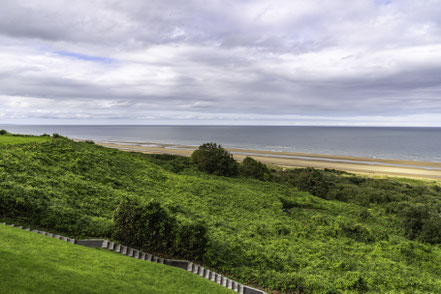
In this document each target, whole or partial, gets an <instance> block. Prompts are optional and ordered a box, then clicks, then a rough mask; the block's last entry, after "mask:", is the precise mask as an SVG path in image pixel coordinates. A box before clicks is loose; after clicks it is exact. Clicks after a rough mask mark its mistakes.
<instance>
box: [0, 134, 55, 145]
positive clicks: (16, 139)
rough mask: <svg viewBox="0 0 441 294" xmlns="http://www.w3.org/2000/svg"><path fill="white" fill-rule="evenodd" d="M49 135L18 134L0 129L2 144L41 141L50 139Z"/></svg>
mask: <svg viewBox="0 0 441 294" xmlns="http://www.w3.org/2000/svg"><path fill="white" fill-rule="evenodd" d="M49 139H50V137H49V136H17V135H13V134H9V133H8V132H7V131H6V130H0V146H1V145H12V144H26V143H41V142H45V141H48V140H49Z"/></svg>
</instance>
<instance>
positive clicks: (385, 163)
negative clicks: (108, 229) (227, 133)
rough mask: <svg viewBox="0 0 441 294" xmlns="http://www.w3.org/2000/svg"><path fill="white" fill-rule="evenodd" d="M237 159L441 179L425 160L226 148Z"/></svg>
mask: <svg viewBox="0 0 441 294" xmlns="http://www.w3.org/2000/svg"><path fill="white" fill-rule="evenodd" d="M96 144H99V145H101V146H105V147H109V148H116V149H120V150H124V151H136V152H143V153H167V154H176V155H183V156H190V155H191V153H192V152H193V151H194V150H195V149H196V148H197V147H194V146H184V145H172V144H161V143H139V142H115V141H106V142H96ZM226 149H227V150H228V151H230V152H231V153H232V154H233V156H234V158H235V159H237V160H239V161H241V160H243V159H244V158H245V157H246V156H248V155H249V156H251V157H253V158H254V159H256V160H259V161H262V162H263V163H266V164H269V165H277V166H281V167H286V168H295V167H314V168H320V169H324V168H332V169H337V170H343V171H348V172H354V173H362V174H370V175H387V176H399V177H408V178H421V179H434V180H441V163H437V162H425V161H407V160H392V159H378V158H363V157H352V156H331V155H321V154H306V153H295V152H276V151H263V150H249V149H234V148H226Z"/></svg>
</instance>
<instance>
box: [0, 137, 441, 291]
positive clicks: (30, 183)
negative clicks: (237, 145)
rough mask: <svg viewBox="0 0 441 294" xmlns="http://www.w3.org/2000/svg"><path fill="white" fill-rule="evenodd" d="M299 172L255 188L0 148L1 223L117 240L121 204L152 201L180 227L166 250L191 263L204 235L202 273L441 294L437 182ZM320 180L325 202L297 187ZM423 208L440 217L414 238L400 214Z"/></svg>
mask: <svg viewBox="0 0 441 294" xmlns="http://www.w3.org/2000/svg"><path fill="white" fill-rule="evenodd" d="M179 160H180V159H179ZM156 162H158V163H159V162H161V164H164V166H165V163H167V162H169V163H170V162H174V159H170V160H168V161H167V160H165V159H164V160H162V159H161V160H158V161H156ZM176 162H177V161H176ZM173 165H174V163H173V164H171V166H173ZM303 171H304V170H303V169H298V170H286V171H281V170H279V171H272V180H271V181H257V180H255V179H248V178H245V177H234V178H231V177H230V178H228V177H218V176H214V175H210V174H206V173H203V172H199V171H197V170H193V169H191V168H187V167H186V168H183V169H180V170H179V174H176V173H172V172H170V171H167V170H165V169H163V168H161V167H159V166H158V165H156V164H155V159H153V158H151V157H149V156H146V155H144V154H140V153H128V152H122V151H118V150H114V149H108V148H103V147H101V146H98V145H94V144H86V143H79V142H73V141H70V140H66V139H63V138H60V139H56V140H52V139H51V140H48V141H46V142H42V143H38V144H35V143H31V144H21V145H8V146H0V214H1V217H2V218H3V219H6V218H9V219H12V221H13V222H15V223H23V224H25V223H26V224H33V225H35V226H39V227H46V228H47V229H48V230H49V229H50V230H51V231H54V232H59V233H63V234H66V235H71V236H79V237H107V238H110V237H112V235H113V232H114V231H115V228H116V226H115V225H116V222H114V220H113V216H114V215H115V214H116V212H115V209H116V208H117V207H118V205H120V204H123V203H124V201H125V199H131V200H134V201H135V202H134V203H136V204H137V205H135V207H138V206H140V207H144V208H145V207H146V206H147V207H148V206H149V205H153V203H156V204H158V205H159V206H158V207H157V209H156V210H157V212H156V213H158V214H160V215H165V216H167V217H169V218H170V219H171V222H172V223H174V224H175V226H176V227H178V229H177V230H175V231H176V232H177V233H175V234H174V235H173V236H172V237H170V235H168V234H163V235H161V236H163V237H164V238H166V240H165V241H167V240H169V239H167V238H171V240H173V242H172V243H173V244H176V245H174V246H175V248H173V249H171V250H173V251H176V252H178V251H179V250H182V251H184V249H185V248H186V249H185V250H189V251H190V252H185V251H184V253H179V254H178V253H177V255H180V254H182V255H185V256H196V255H198V254H199V253H194V252H201V251H199V249H198V247H197V245H198V243H197V239H198V238H199V237H197V236H198V234H200V235H202V236H206V238H207V243H206V245H204V248H205V249H204V250H203V254H202V255H203V256H202V262H203V263H204V265H205V266H207V267H209V268H213V269H215V270H216V271H219V272H223V273H226V274H228V275H231V276H232V277H233V278H235V279H237V280H239V281H241V282H242V283H251V284H255V285H258V286H260V287H265V288H269V289H273V290H274V291H279V292H282V293H298V292H308V293H339V292H343V293H344V292H346V293H349V292H363V293H365V292H368V293H369V292H370V293H382V292H397V293H427V292H432V293H440V292H441V278H440V273H441V247H440V245H438V244H434V245H432V244H431V243H435V242H437V241H436V238H433V237H436V236H437V234H439V232H440V230H437V229H436V228H437V222H438V220H437V219H436V218H435V216H436V213H437V212H439V207H440V202H441V199H440V192H441V190H440V188H439V185H437V184H435V183H428V182H420V181H408V180H406V181H402V180H395V179H374V178H367V177H361V176H355V175H352V174H348V173H337V172H335V171H329V170H328V171H319V170H317V171H313V170H308V171H306V172H304V173H303V176H299V175H300V174H302V172H303ZM317 173H319V174H320V175H318V174H317ZM299 178H300V180H299ZM317 178H320V181H317V180H316V179H317ZM302 179H303V180H302ZM320 182H324V183H325V184H326V187H328V191H327V192H326V193H325V194H324V193H316V194H317V195H319V196H320V197H317V196H314V195H312V194H310V193H309V192H306V191H305V192H303V191H299V189H298V187H297V185H300V184H302V183H306V184H307V185H305V186H306V187H310V188H311V191H315V190H316V189H315V187H314V185H315V184H314V183H317V184H318V185H320ZM308 189H309V188H308ZM314 193H315V192H314ZM418 203H423V204H424V205H425V206H427V209H428V211H429V212H430V213H429V214H430V215H432V216H433V218H432V217H429V218H423V221H422V226H421V228H426V229H422V230H420V231H418V230H417V231H415V232H417V233H416V235H415V237H411V235H409V234H408V233H407V232H408V231H406V228H405V227H406V226H407V222H406V221H405V220H406V218H407V217H409V219H410V220H412V215H416V217H418V216H420V215H421V216H422V214H418V213H416V214H415V213H414V212H411V211H410V212H409V214H407V213H405V212H406V211H407V209H408V208H409V207H410V208H409V210H411V209H412V208H411V207H413V206H418ZM417 212H418V211H417ZM137 213H138V212H137ZM139 213H140V215H143V213H146V214H147V215H148V216H149V217H150V216H151V215H153V214H151V212H146V211H145V210H140V212H139ZM162 213H164V214H162ZM12 221H11V222H12ZM416 222H417V225H416V226H415V227H417V228H418V226H419V225H418V219H417V220H416ZM145 224H146V223H143V224H142V225H143V226H145ZM201 224H203V225H201ZM408 224H409V227H413V224H412V222H411V221H410V222H409V223H408ZM136 226H138V224H136ZM198 231H200V232H199V233H197V232H198ZM409 232H410V231H409ZM423 232H424V233H423ZM426 236H428V237H426ZM161 238H162V237H161ZM430 238H432V239H430ZM0 240H2V239H0ZM186 240H194V241H193V242H192V244H193V245H194V246H196V247H185V246H184V244H185V242H186ZM430 240H432V241H430ZM434 240H435V241H434ZM162 241H164V240H162ZM165 241H164V242H165ZM0 242H1V241H0ZM429 242H430V243H429ZM149 246H150V245H149ZM192 248H193V249H192ZM182 251H181V252H182ZM192 251H194V252H193V253H192Z"/></svg>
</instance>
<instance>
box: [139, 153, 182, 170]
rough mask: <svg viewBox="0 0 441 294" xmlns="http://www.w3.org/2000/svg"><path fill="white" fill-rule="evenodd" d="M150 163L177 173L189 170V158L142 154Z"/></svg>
mask: <svg viewBox="0 0 441 294" xmlns="http://www.w3.org/2000/svg"><path fill="white" fill-rule="evenodd" d="M144 155H145V157H147V158H150V160H151V162H153V163H155V164H157V165H159V166H161V167H162V168H163V169H166V170H168V171H171V172H174V173H179V172H182V171H184V170H186V169H188V168H190V158H188V157H185V156H179V155H171V154H144Z"/></svg>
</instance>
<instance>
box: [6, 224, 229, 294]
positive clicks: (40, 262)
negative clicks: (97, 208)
mask: <svg viewBox="0 0 441 294" xmlns="http://www.w3.org/2000/svg"><path fill="white" fill-rule="evenodd" d="M0 262H1V266H0V293H44V294H46V293H155V294H156V293H164V294H165V293H167V294H168V293H185V294H187V293H201V294H202V293H203V294H205V293H234V292H233V291H231V290H228V289H226V288H224V287H221V286H219V285H217V284H215V283H213V282H210V281H208V280H204V279H202V278H200V277H198V276H196V275H193V274H191V273H189V272H186V271H183V270H181V269H177V268H172V267H169V266H164V265H161V264H157V263H153V262H146V261H142V260H138V259H134V258H128V257H126V256H123V255H120V254H116V253H113V252H110V251H107V250H97V249H92V248H87V247H82V246H78V245H73V244H69V243H67V242H63V241H61V240H56V239H52V238H49V237H47V236H42V235H39V234H34V233H30V232H26V231H23V230H19V229H16V228H11V227H8V226H3V225H0Z"/></svg>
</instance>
